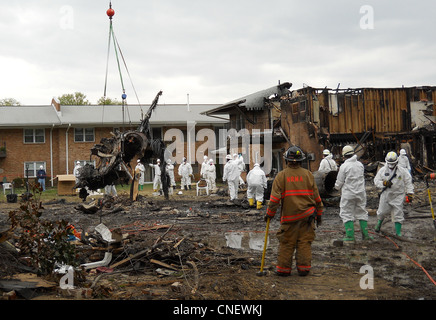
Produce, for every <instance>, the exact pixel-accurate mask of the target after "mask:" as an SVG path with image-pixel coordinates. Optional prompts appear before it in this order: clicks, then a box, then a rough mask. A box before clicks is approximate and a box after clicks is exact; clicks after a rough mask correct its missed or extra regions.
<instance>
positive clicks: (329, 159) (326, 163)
mask: <svg viewBox="0 0 436 320" xmlns="http://www.w3.org/2000/svg"><path fill="white" fill-rule="evenodd" d="M322 154H323V156H324V158H323V159H322V160H321V162H320V164H319V169H318V171H319V172H322V173H329V172H330V171H338V166H337V164H336V161H335V160H333V155H332V154H331V152H330V150H327V149H325V150H324V151H323V152H322Z"/></svg>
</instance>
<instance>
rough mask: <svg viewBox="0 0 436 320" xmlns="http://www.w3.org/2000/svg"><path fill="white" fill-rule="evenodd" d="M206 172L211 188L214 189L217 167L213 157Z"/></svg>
mask: <svg viewBox="0 0 436 320" xmlns="http://www.w3.org/2000/svg"><path fill="white" fill-rule="evenodd" d="M205 172H206V181H207V183H208V186H209V190H210V191H214V190H215V189H216V167H215V164H214V163H213V160H212V159H209V161H208V163H207V166H206V168H205Z"/></svg>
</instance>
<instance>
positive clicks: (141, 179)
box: [135, 159, 145, 190]
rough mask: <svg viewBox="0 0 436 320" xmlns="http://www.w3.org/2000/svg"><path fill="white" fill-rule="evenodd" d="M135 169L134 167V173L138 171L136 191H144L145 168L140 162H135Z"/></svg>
mask: <svg viewBox="0 0 436 320" xmlns="http://www.w3.org/2000/svg"><path fill="white" fill-rule="evenodd" d="M136 162H137V163H136V167H135V172H136V171H137V170H139V174H140V175H139V180H138V190H143V189H144V180H145V167H144V165H143V164H142V163H141V160H139V159H138V160H137V161H136Z"/></svg>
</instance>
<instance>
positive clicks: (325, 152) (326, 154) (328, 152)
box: [322, 149, 330, 156]
mask: <svg viewBox="0 0 436 320" xmlns="http://www.w3.org/2000/svg"><path fill="white" fill-rule="evenodd" d="M322 154H323V155H325V156H328V155H329V154H330V150H328V149H325V150H324V151H323V152H322Z"/></svg>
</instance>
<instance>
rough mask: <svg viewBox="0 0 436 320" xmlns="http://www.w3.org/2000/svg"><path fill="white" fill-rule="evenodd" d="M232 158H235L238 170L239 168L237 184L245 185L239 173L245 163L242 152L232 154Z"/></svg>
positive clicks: (243, 169) (242, 170) (243, 168)
mask: <svg viewBox="0 0 436 320" xmlns="http://www.w3.org/2000/svg"><path fill="white" fill-rule="evenodd" d="M233 160H235V161H236V162H237V163H238V170H239V185H240V186H243V185H245V181H244V179H242V177H241V174H242V172H244V171H245V163H244V158H243V157H242V154H239V155H238V154H237V153H234V154H233Z"/></svg>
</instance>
